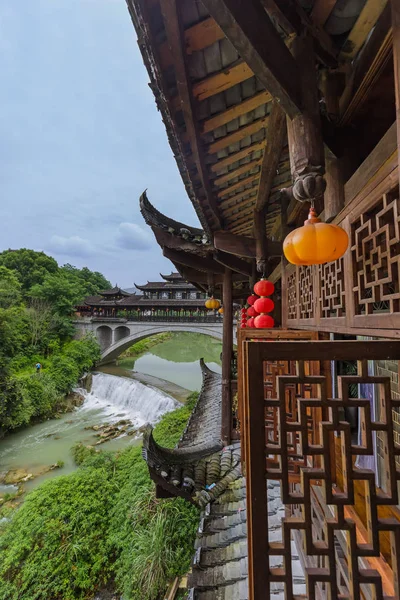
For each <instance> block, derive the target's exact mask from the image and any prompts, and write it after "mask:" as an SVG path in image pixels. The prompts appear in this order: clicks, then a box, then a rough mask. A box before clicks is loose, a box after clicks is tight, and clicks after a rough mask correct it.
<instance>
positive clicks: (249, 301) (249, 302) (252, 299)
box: [247, 294, 258, 306]
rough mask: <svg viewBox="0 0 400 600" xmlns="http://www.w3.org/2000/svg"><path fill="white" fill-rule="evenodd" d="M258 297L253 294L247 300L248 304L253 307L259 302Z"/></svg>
mask: <svg viewBox="0 0 400 600" xmlns="http://www.w3.org/2000/svg"><path fill="white" fill-rule="evenodd" d="M257 298H258V296H256V295H255V294H252V295H251V296H249V297H248V298H247V304H248V305H249V306H253V304H254V302H255V301H256V300H257Z"/></svg>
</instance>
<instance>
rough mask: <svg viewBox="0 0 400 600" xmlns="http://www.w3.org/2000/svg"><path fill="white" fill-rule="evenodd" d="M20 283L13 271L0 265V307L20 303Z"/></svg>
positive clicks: (9, 306) (8, 306)
mask: <svg viewBox="0 0 400 600" xmlns="http://www.w3.org/2000/svg"><path fill="white" fill-rule="evenodd" d="M21 287H22V286H21V283H20V281H19V279H18V277H17V276H16V274H15V271H12V270H11V269H7V267H4V266H2V265H0V308H11V307H12V306H17V305H19V304H21V300H22V294H21Z"/></svg>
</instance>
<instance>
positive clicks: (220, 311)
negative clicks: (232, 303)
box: [218, 306, 224, 315]
mask: <svg viewBox="0 0 400 600" xmlns="http://www.w3.org/2000/svg"><path fill="white" fill-rule="evenodd" d="M218 312H219V314H220V315H223V314H224V307H223V306H221V308H220V309H218Z"/></svg>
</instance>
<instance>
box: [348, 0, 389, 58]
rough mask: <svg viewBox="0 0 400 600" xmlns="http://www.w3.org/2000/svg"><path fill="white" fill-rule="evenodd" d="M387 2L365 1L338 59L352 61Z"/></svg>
mask: <svg viewBox="0 0 400 600" xmlns="http://www.w3.org/2000/svg"><path fill="white" fill-rule="evenodd" d="M387 2H388V0H367V2H366V3H365V5H364V8H363V9H362V11H361V13H360V15H359V17H358V19H357V21H356V23H355V25H354V27H353V29H352V30H351V31H350V34H349V36H348V38H347V40H346V42H345V44H344V46H343V48H342V50H341V52H340V58H341V59H345V60H352V59H353V58H354V57H355V56H356V55H357V54H358V52H359V50H360V49H361V47H362V46H363V44H364V42H365V40H366V39H367V37H368V35H369V34H370V32H371V29H372V27H373V26H374V25H375V23H376V22H377V20H378V19H379V17H380V15H381V13H382V11H383V9H384V8H385V6H386V4H387Z"/></svg>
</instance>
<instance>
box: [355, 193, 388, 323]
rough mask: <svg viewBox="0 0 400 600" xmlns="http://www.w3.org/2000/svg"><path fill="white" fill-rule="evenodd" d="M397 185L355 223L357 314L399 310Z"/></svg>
mask: <svg viewBox="0 0 400 600" xmlns="http://www.w3.org/2000/svg"><path fill="white" fill-rule="evenodd" d="M398 189H399V188H398V185H397V186H396V188H394V189H393V191H392V192H390V193H389V194H385V195H384V196H383V198H382V199H381V201H380V202H378V204H376V205H375V206H374V208H373V209H371V210H369V211H368V212H365V213H363V214H362V215H360V217H359V219H357V221H356V222H355V223H353V224H352V227H351V235H352V248H351V252H352V258H353V282H354V295H355V309H356V314H367V315H368V314H373V313H374V312H382V311H385V310H386V311H389V312H390V313H398V312H400V288H399V280H400V277H399V275H400V235H399V221H400V214H399V196H398Z"/></svg>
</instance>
